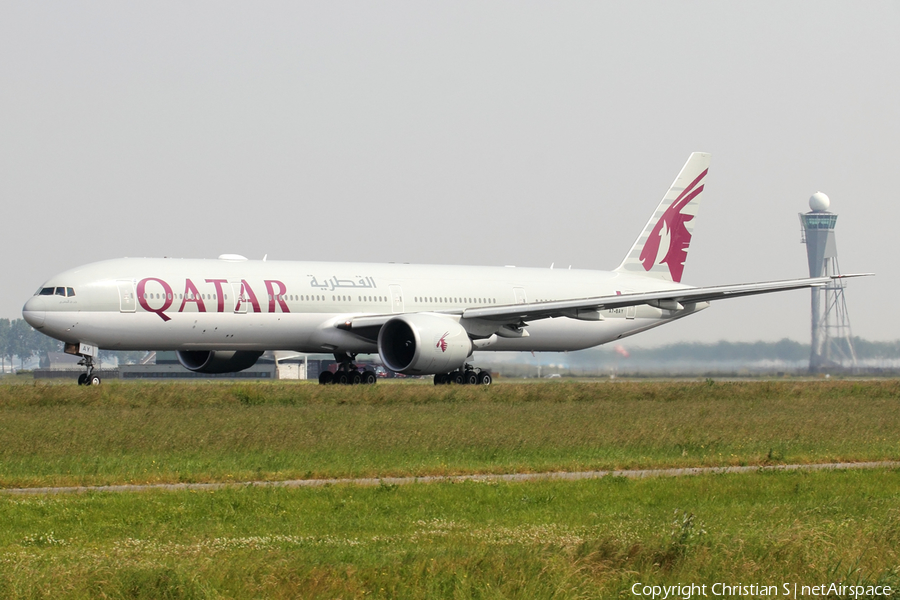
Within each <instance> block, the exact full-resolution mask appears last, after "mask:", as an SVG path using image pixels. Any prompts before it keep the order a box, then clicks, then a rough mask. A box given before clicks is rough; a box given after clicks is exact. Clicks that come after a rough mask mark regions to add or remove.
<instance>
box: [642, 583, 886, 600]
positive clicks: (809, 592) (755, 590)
mask: <svg viewBox="0 0 900 600" xmlns="http://www.w3.org/2000/svg"><path fill="white" fill-rule="evenodd" d="M893 593H894V590H892V589H891V586H889V585H847V584H844V583H820V584H818V585H801V584H798V583H782V584H779V585H764V584H761V583H713V584H707V583H704V584H702V585H699V584H696V583H685V584H680V583H679V584H677V585H651V584H649V583H641V582H637V583H635V584H634V585H632V586H631V594H632V595H634V596H641V597H646V598H651V599H652V600H667V599H672V600H674V599H677V598H681V599H682V600H690V599H691V598H702V597H707V598H708V597H717V596H729V597H734V596H750V597H752V598H766V597H769V598H804V597H821V596H840V597H842V598H871V597H890V596H892V595H893Z"/></svg>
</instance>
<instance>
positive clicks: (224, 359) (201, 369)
mask: <svg viewBox="0 0 900 600" xmlns="http://www.w3.org/2000/svg"><path fill="white" fill-rule="evenodd" d="M175 354H176V356H178V362H180V363H181V366H182V367H184V368H185V369H187V370H188V371H194V372H195V373H209V374H214V373H237V372H238V371H243V370H244V369H249V368H250V367H252V366H253V365H255V364H256V361H257V360H259V357H260V356H262V352H252V351H247V350H239V351H233V350H214V351H211V350H179V351H178V352H176V353H175Z"/></svg>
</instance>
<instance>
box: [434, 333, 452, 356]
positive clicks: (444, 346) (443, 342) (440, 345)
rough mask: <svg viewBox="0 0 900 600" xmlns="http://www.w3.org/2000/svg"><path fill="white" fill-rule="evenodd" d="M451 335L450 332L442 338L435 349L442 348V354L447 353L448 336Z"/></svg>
mask: <svg viewBox="0 0 900 600" xmlns="http://www.w3.org/2000/svg"><path fill="white" fill-rule="evenodd" d="M448 335H450V332H449V331H447V332H445V333H444V335H442V336H441V339H439V340H438V341H437V344H435V345H434V347H435V348H440V349H441V352H446V351H447V336H448Z"/></svg>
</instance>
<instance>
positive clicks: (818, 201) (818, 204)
mask: <svg viewBox="0 0 900 600" xmlns="http://www.w3.org/2000/svg"><path fill="white" fill-rule="evenodd" d="M829 206H831V200H829V199H828V196H826V195H825V194H823V193H822V192H816V193H815V194H813V195H812V196H810V197H809V208H810V210H813V211H815V212H825V211H826V210H828V207H829Z"/></svg>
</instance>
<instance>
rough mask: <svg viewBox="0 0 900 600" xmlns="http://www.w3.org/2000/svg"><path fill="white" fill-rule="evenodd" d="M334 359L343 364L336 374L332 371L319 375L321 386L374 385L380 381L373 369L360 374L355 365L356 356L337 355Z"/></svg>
mask: <svg viewBox="0 0 900 600" xmlns="http://www.w3.org/2000/svg"><path fill="white" fill-rule="evenodd" d="M334 358H335V360H337V361H338V362H340V363H341V364H340V365H338V368H337V371H335V372H334V373H332V372H331V371H322V372H321V373H319V383H320V384H321V385H328V384H330V383H333V384H337V385H356V384H358V383H363V384H367V385H372V384H374V383H375V382H376V381H378V378H377V377H376V376H375V371H372V370H371V369H366V370H365V371H363V372H362V373H360V372H359V367H357V366H356V363H354V359H355V358H356V355H355V354H344V353H343V352H342V353H335V355H334Z"/></svg>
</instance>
